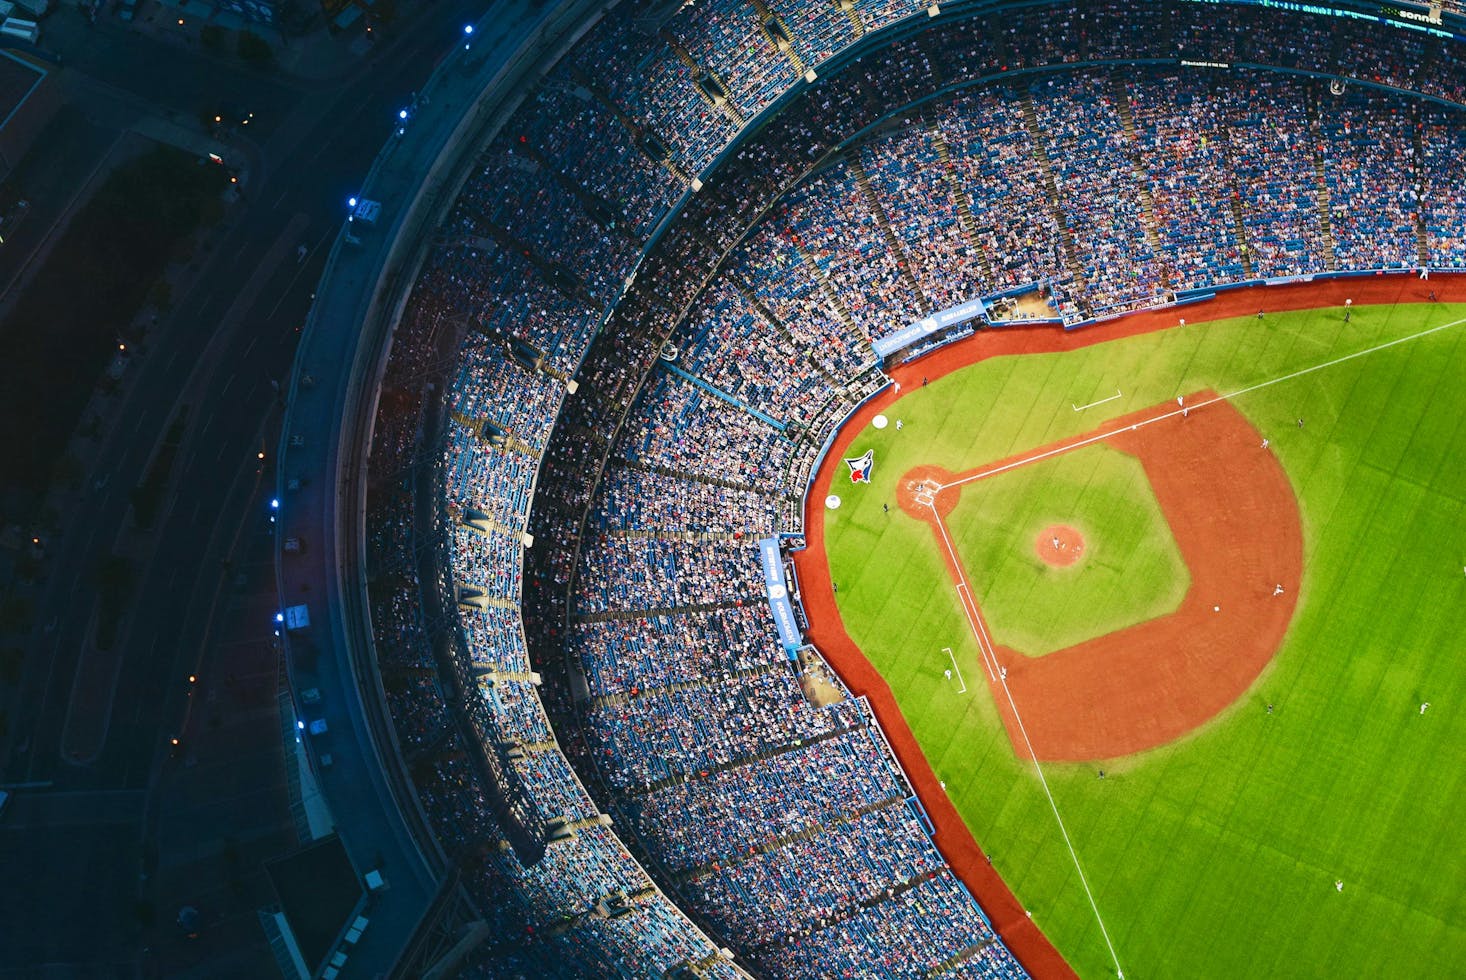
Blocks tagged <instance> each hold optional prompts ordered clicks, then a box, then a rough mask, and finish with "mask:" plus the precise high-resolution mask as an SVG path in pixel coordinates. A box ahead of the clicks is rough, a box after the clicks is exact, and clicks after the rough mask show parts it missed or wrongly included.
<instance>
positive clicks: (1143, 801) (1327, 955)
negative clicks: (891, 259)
mask: <svg viewBox="0 0 1466 980" xmlns="http://www.w3.org/2000/svg"><path fill="white" fill-rule="evenodd" d="M1462 316H1466V308H1463V307H1460V306H1456V307H1449V306H1443V305H1418V306H1400V307H1397V308H1389V307H1356V308H1355V310H1354V316H1353V318H1352V322H1351V323H1350V324H1347V325H1346V324H1344V323H1343V322H1342V311H1341V310H1337V309H1330V310H1320V311H1313V312H1305V313H1299V314H1268V315H1267V316H1266V317H1265V318H1264V320H1263V321H1262V322H1258V321H1257V320H1256V318H1255V317H1247V318H1241V319H1238V320H1234V321H1226V322H1219V323H1216V324H1209V325H1206V326H1200V325H1191V326H1188V327H1186V328H1183V329H1178V330H1172V331H1167V332H1165V333H1163V334H1158V335H1149V336H1146V337H1140V338H1133V339H1131V340H1126V341H1119V342H1113V343H1109V344H1105V345H1098V346H1096V347H1093V348H1087V349H1085V350H1082V351H1077V352H1073V353H1070V354H1060V355H1037V356H1032V357H1023V358H1001V359H995V360H993V361H990V362H986V363H984V364H981V365H978V366H976V367H974V368H972V369H969V370H968V371H967V372H964V373H962V374H959V375H953V376H950V377H948V378H943V379H940V380H939V381H936V382H933V383H932V384H931V385H930V387H928V388H926V389H918V390H916V391H911V392H908V393H907V394H908V396H909V397H907V398H904V399H903V400H902V401H901V402H900V403H899V405H898V406H896V407H895V408H894V409H893V410H892V412H891V414H892V417H893V418H896V417H902V418H904V419H905V421H906V425H905V427H904V430H903V431H902V432H901V433H896V432H894V431H893V429H894V427H892V428H891V429H887V430H886V431H885V432H884V433H869V434H868V435H869V436H870V438H869V439H867V438H866V437H865V436H863V437H862V438H861V439H860V440H858V441H857V444H856V450H857V451H858V452H863V451H864V449H865V448H866V444H867V443H869V444H870V445H873V446H875V447H876V449H877V454H876V479H875V482H874V484H873V485H872V486H871V487H855V488H848V487H846V488H838V487H837V490H836V492H840V493H842V494H843V495H844V496H845V499H846V505H845V506H844V507H842V508H841V509H840V510H839V511H836V512H833V513H832V514H831V515H830V517H831V522H830V528H831V530H830V535H829V550H830V558H831V562H832V568H833V569H834V576H835V578H836V580H837V581H839V582H840V583H841V591H840V595H839V601H840V605H841V610H842V615H843V616H844V618H845V621H846V625H847V628H848V630H849V632H850V633H851V635H852V637H854V638H855V640H856V642H858V643H861V644H862V646H863V648H864V649H865V651H866V653H867V655H868V656H869V657H870V658H871V660H872V661H873V663H875V665H876V666H877V667H878V668H879V669H881V670H882V671H883V672H884V673H885V674H886V676H887V678H888V679H890V680H891V683H892V688H893V690H894V691H895V693H896V697H897V700H898V703H900V705H901V707H902V710H903V711H904V712H905V714H906V716H907V718H908V720H909V721H910V722H911V724H912V727H913V730H914V731H915V732H916V735H917V738H918V740H919V741H920V742H921V744H922V745H923V746H924V748H925V749H926V751H927V753H928V758H929V759H931V760H932V763H933V767H934V768H935V769H936V770H937V773H938V775H939V776H940V777H941V778H942V779H944V780H945V781H946V783H947V788H948V792H949V793H950V795H951V796H952V798H953V801H954V803H955V804H956V806H957V807H958V809H959V811H960V812H961V813H962V814H963V815H964V817H965V819H966V820H967V821H968V823H969V825H970V826H971V827H972V829H973V831H974V834H975V836H976V837H977V838H978V840H979V841H980V842H981V843H983V845H984V846H985V847H987V848H988V849H990V850H991V851H992V853H993V858H994V864H995V866H996V867H997V868H998V869H999V870H1000V871H1001V872H1002V873H1003V874H1004V876H1005V879H1006V880H1008V882H1009V883H1010V885H1011V886H1012V887H1013V888H1014V890H1015V892H1016V893H1017V894H1018V896H1019V898H1020V900H1021V901H1023V902H1024V904H1025V905H1026V906H1027V907H1028V908H1030V909H1031V910H1032V911H1033V913H1034V917H1035V920H1036V921H1037V922H1038V923H1039V925H1040V926H1041V927H1042V928H1044V929H1045V931H1046V932H1047V933H1048V935H1049V936H1050V937H1051V938H1052V939H1053V941H1054V942H1055V943H1056V945H1057V946H1058V948H1059V949H1060V950H1061V951H1062V952H1063V953H1064V954H1065V956H1066V957H1068V958H1069V959H1070V961H1071V962H1072V963H1073V964H1074V965H1075V967H1076V968H1077V969H1078V970H1079V971H1080V973H1081V974H1082V975H1084V976H1094V977H1100V976H1105V975H1107V974H1108V973H1110V972H1111V969H1110V961H1109V956H1108V953H1107V951H1106V950H1105V948H1104V943H1103V940H1102V938H1101V936H1100V935H1099V931H1098V929H1097V927H1096V926H1095V924H1094V916H1093V913H1092V911H1091V910H1090V909H1089V907H1088V903H1087V902H1086V901H1085V899H1084V895H1083V891H1082V889H1081V888H1080V887H1079V884H1078V881H1077V878H1076V877H1075V875H1074V870H1073V866H1072V863H1071V862H1070V860H1069V856H1068V853H1067V852H1066V851H1065V849H1064V847H1063V844H1062V841H1061V839H1060V838H1059V835H1058V832H1057V829H1056V828H1055V827H1054V825H1053V817H1052V814H1050V813H1048V811H1047V804H1046V802H1045V800H1044V798H1043V795H1042V792H1041V790H1040V789H1039V787H1038V785H1037V781H1036V779H1035V778H1034V776H1033V774H1032V772H1031V770H1030V769H1029V768H1027V767H1024V766H1020V765H1018V764H1017V763H1016V760H1015V759H1014V756H1013V750H1012V748H1011V746H1010V745H1009V744H1008V741H1007V738H1006V735H1005V733H1004V732H1003V731H1002V728H1001V724H1000V722H999V721H998V718H997V715H996V712H995V710H994V709H993V707H992V703H991V695H990V694H989V693H988V692H987V690H986V689H985V687H984V686H983V685H982V684H979V683H975V678H976V673H975V672H976V671H977V670H978V669H980V668H978V666H977V652H976V649H975V647H973V646H972V644H971V642H970V640H969V639H968V635H967V632H966V624H965V621H964V620H963V619H962V616H961V612H960V608H959V607H958V606H957V604H956V601H955V597H954V595H953V592H952V588H951V584H950V581H949V580H948V579H947V576H946V572H945V569H944V568H943V567H942V565H941V563H940V561H939V560H937V559H936V557H935V548H934V547H933V545H932V541H931V533H930V531H929V529H927V528H926V527H925V526H922V525H919V524H918V523H917V522H916V521H913V520H911V519H910V518H907V517H906V516H905V515H904V514H898V513H896V511H895V506H894V489H895V480H896V479H897V478H898V477H899V476H900V475H901V474H902V473H904V472H905V471H906V470H907V469H909V468H910V467H911V466H914V465H917V464H923V463H935V464H937V465H942V466H945V467H947V468H948V469H952V470H954V471H955V470H962V469H968V468H971V467H974V466H978V465H981V464H982V463H984V462H987V461H991V460H995V459H999V458H1002V457H1005V456H1009V455H1013V454H1015V453H1017V452H1019V451H1023V450H1028V449H1031V448H1034V447H1036V446H1039V445H1043V444H1045V443H1048V442H1052V441H1054V440H1056V439H1060V438H1064V437H1066V436H1070V435H1075V434H1078V433H1081V432H1086V431H1089V430H1091V429H1093V428H1094V427H1095V426H1096V425H1098V424H1099V423H1100V422H1102V421H1103V420H1104V419H1105V418H1107V417H1111V416H1113V415H1118V414H1121V413H1124V412H1128V411H1133V410H1136V409H1138V408H1142V407H1145V406H1147V405H1154V404H1158V403H1160V402H1163V401H1167V400H1174V398H1175V395H1176V394H1178V393H1183V392H1189V391H1194V390H1196V389H1198V388H1202V387H1206V386H1210V387H1213V388H1215V389H1217V390H1219V391H1229V390H1236V389H1238V388H1241V387H1245V386H1247V385H1252V384H1257V383H1259V382H1261V381H1265V380H1267V379H1269V378H1272V377H1278V376H1280V375H1283V374H1287V373H1291V372H1293V371H1297V370H1300V369H1302V368H1307V367H1311V366H1313V365H1315V364H1318V363H1321V362H1323V361H1327V360H1331V359H1333V358H1337V357H1340V356H1343V355H1347V354H1350V353H1352V352H1354V351H1357V350H1361V349H1364V348H1367V347H1370V346H1373V345H1376V344H1379V343H1382V342H1386V341H1389V340H1392V339H1395V338H1398V337H1404V336H1408V335H1410V334H1413V333H1416V332H1418V331H1420V330H1422V329H1425V328H1428V327H1431V326H1434V325H1437V324H1441V323H1445V322H1449V321H1452V320H1456V319H1459V318H1461V317H1462ZM1463 345H1466V341H1463V340H1462V336H1461V331H1460V330H1448V331H1443V332H1441V333H1437V334H1433V335H1430V336H1427V337H1423V338H1420V339H1419V340H1416V341H1411V342H1409V343H1407V344H1401V345H1399V346H1397V347H1393V348H1389V349H1387V350H1383V351H1379V352H1376V353H1373V354H1370V355H1367V356H1365V357H1360V358H1357V359H1354V360H1351V361H1347V362H1344V363H1341V364H1338V365H1334V366H1330V367H1328V368H1325V369H1323V370H1320V371H1317V372H1314V373H1312V374H1308V375H1304V376H1303V377H1300V378H1297V379H1290V380H1289V381H1285V382H1282V383H1279V384H1276V385H1272V386H1269V387H1266V388H1262V389H1258V390H1257V391H1253V392H1249V393H1247V394H1245V395H1243V396H1241V397H1240V398H1239V399H1238V400H1237V401H1236V405H1237V407H1238V408H1239V410H1241V411H1242V412H1243V413H1244V414H1245V415H1247V416H1248V417H1249V419H1250V420H1252V422H1253V423H1254V424H1255V425H1257V426H1258V428H1259V430H1260V431H1262V432H1263V433H1264V434H1266V435H1268V437H1269V438H1270V440H1271V444H1272V449H1273V451H1274V452H1275V453H1277V455H1278V458H1279V459H1280V461H1281V462H1282V463H1283V465H1284V467H1285V469H1286V470H1287V471H1288V473H1289V476H1290V479H1291V480H1292V482H1293V484H1294V487H1295V489H1296V490H1297V492H1298V494H1299V498H1300V505H1301V509H1302V513H1303V518H1304V522H1305V527H1304V529H1305V560H1306V565H1305V576H1304V583H1303V589H1302V595H1301V596H1300V599H1301V604H1300V606H1299V609H1298V612H1297V614H1296V616H1295V620H1294V624H1293V627H1292V629H1291V630H1290V632H1289V634H1288V637H1287V639H1286V640H1285V642H1284V645H1283V648H1282V650H1280V652H1279V655H1278V656H1277V658H1276V659H1275V661H1274V663H1273V664H1272V665H1271V666H1270V667H1269V668H1268V669H1267V670H1266V671H1265V672H1264V674H1263V676H1262V677H1261V678H1260V680H1259V682H1258V683H1257V684H1256V685H1255V686H1254V687H1253V689H1252V690H1251V691H1249V692H1248V694H1246V695H1245V696H1244V697H1243V698H1241V699H1240V700H1239V701H1238V702H1237V703H1236V704H1234V705H1233V706H1232V707H1231V708H1230V709H1228V710H1227V711H1226V712H1224V713H1223V714H1222V715H1221V716H1220V717H1219V718H1218V719H1216V720H1215V721H1214V722H1213V723H1211V724H1209V725H1207V726H1205V727H1204V728H1203V729H1201V730H1200V731H1198V732H1196V733H1194V734H1193V735H1191V736H1190V737H1188V738H1185V739H1182V740H1180V741H1179V742H1177V743H1173V744H1172V745H1169V746H1165V747H1163V748H1160V749H1157V750H1155V751H1153V752H1150V753H1146V754H1144V755H1142V756H1139V757H1134V758H1130V759H1126V760H1119V761H1117V762H1114V763H1108V764H1106V766H1105V768H1106V769H1107V770H1108V778H1107V779H1105V780H1103V781H1100V780H1097V779H1096V778H1095V773H1094V769H1095V767H1094V766H1049V767H1045V771H1046V773H1047V775H1048V779H1049V783H1050V786H1051V787H1052V789H1053V792H1054V794H1055V798H1056V800H1057V803H1058V806H1059V808H1060V810H1061V811H1062V812H1063V813H1064V815H1065V819H1066V821H1067V822H1068V823H1069V825H1070V827H1071V830H1072V831H1073V836H1074V843H1075V846H1076V848H1077V849H1078V852H1079V854H1080V857H1081V859H1082V860H1083V862H1084V866H1085V871H1086V873H1087V874H1088V875H1089V876H1090V878H1091V882H1092V884H1093V886H1094V888H1095V892H1096V899H1097V901H1098V902H1099V905H1100V908H1101V909H1102V910H1103V911H1104V914H1105V918H1106V923H1107V925H1108V926H1109V927H1110V928H1111V931H1112V933H1113V934H1114V936H1115V940H1116V946H1117V949H1118V951H1119V953H1120V958H1121V962H1122V963H1123V964H1124V966H1125V968H1126V973H1127V976H1137V977H1183V976H1184V977H1229V978H1230V977H1241V976H1304V977H1306V976H1320V977H1334V976H1372V977H1392V976H1427V975H1429V976H1444V975H1450V973H1451V971H1452V970H1453V969H1454V968H1455V967H1456V966H1457V965H1458V964H1460V963H1461V962H1466V928H1463V925H1462V923H1463V920H1466V914H1463V913H1466V909H1463V898H1462V882H1466V835H1463V832H1462V830H1461V829H1460V824H1461V823H1462V822H1461V821H1459V820H1456V819H1455V818H1454V811H1455V808H1456V807H1458V806H1459V801H1460V800H1461V799H1462V798H1463V796H1466V783H1463V778H1466V777H1463V775H1462V774H1463V773H1466V723H1463V719H1466V669H1463V667H1462V663H1461V657H1460V654H1461V652H1462V651H1463V650H1466V641H1463V640H1462V639H1461V636H1460V635H1459V634H1460V632H1461V626H1460V620H1461V616H1460V611H1461V609H1462V604H1463V602H1466V575H1463V573H1462V568H1461V565H1462V563H1463V561H1466V556H1463V555H1462V554H1461V553H1460V552H1461V541H1462V532H1461V527H1462V524H1463V521H1466V453H1461V452H1460V451H1459V448H1458V447H1460V446H1462V445H1466V422H1463V419H1466V383H1463V382H1466V368H1463V363H1466V346H1463ZM1116 386H1118V387H1120V388H1122V389H1123V391H1124V396H1123V397H1122V398H1121V399H1116V400H1115V401H1113V402H1110V403H1107V404H1105V405H1103V406H1099V407H1098V408H1096V409H1093V410H1089V411H1085V412H1079V413H1076V412H1074V411H1073V410H1072V409H1071V408H1070V405H1071V404H1081V405H1082V404H1085V403H1086V402H1089V401H1093V400H1095V399H1097V398H1103V397H1107V396H1108V395H1110V394H1112V393H1113V391H1114V389H1115V387H1116ZM1300 416H1301V417H1303V418H1304V419H1305V426H1304V428H1303V429H1299V428H1298V427H1297V425H1296V421H1295V420H1296V418H1298V417H1300ZM948 418H950V419H951V420H953V421H952V422H951V424H950V425H949V423H948V422H947V419H948ZM882 499H884V500H886V501H888V502H890V503H891V504H892V513H891V514H890V515H886V514H884V513H882V512H881V509H880V502H881V500H882ZM847 531H850V532H853V533H851V534H848V535H847V533H846V532H847ZM918 548H920V549H922V550H926V551H929V552H931V553H932V555H933V557H932V559H931V560H930V561H928V560H920V561H911V560H907V559H906V557H905V553H907V552H910V551H912V550H914V549H918ZM898 571H899V575H900V577H899V579H898V578H893V575H895V574H896V573H897V572H898ZM846 578H851V579H852V581H855V582H856V583H857V585H856V586H855V587H854V588H851V589H847V587H846V582H845V580H846ZM896 592H905V593H907V598H905V599H901V598H898V597H897V596H895V595H893V594H892V593H896ZM928 621H930V622H931V624H932V627H931V628H930V629H929V626H928ZM942 646H952V647H953V648H954V652H955V654H956V655H957V657H958V658H959V661H961V663H962V666H963V670H964V672H965V673H966V674H967V677H968V685H969V688H970V691H969V694H968V696H966V697H964V698H958V697H957V696H956V695H955V690H956V685H955V683H953V684H947V683H946V682H945V680H944V679H943V677H942V669H943V668H944V663H943V661H944V660H945V654H942V653H941V652H940V648H941V647H942ZM898 677H899V678H901V680H899V681H898V680H897V679H896V678H898ZM1423 700H1430V701H1431V702H1432V708H1431V709H1430V710H1429V711H1428V712H1427V714H1426V715H1424V716H1421V715H1420V714H1419V712H1418V705H1419V702H1420V701H1423ZM1269 701H1272V702H1274V703H1275V705H1276V708H1275V712H1274V714H1272V715H1268V714H1267V713H1266V711H1265V707H1264V706H1265V704H1266V703H1267V702H1269ZM1021 708H1022V706H1021V705H1020V710H1021ZM1336 878H1342V879H1343V880H1344V881H1345V889H1344V891H1343V892H1342V893H1339V892H1336V891H1335V890H1334V887H1333V882H1334V880H1335V879H1336Z"/></svg>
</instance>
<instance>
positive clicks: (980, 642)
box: [932, 507, 1125, 980]
mask: <svg viewBox="0 0 1466 980" xmlns="http://www.w3.org/2000/svg"><path fill="white" fill-rule="evenodd" d="M932 516H933V517H935V518H936V522H937V528H938V529H939V530H940V531H941V532H942V542H943V544H944V545H945V546H946V548H947V556H948V557H949V558H950V559H951V561H952V567H953V568H955V569H956V570H957V595H958V598H959V599H961V600H962V608H963V612H965V613H966V614H967V623H968V625H969V626H970V627H971V628H972V636H973V639H975V640H976V641H977V648H978V649H979V650H980V651H982V655H983V661H984V663H988V662H989V661H990V662H991V663H992V664H996V663H997V652H996V649H995V647H994V645H993V640H992V637H991V636H990V635H988V631H987V626H986V624H985V623H983V621H982V616H981V615H980V614H979V613H978V611H977V605H976V603H975V602H973V601H972V598H971V596H972V591H971V589H969V588H968V586H967V572H966V570H965V569H964V568H963V567H962V563H961V561H960V560H959V559H958V557H957V552H956V551H955V549H953V547H952V538H951V536H950V535H948V534H947V527H946V522H945V521H943V520H942V515H941V514H938V513H937V509H936V508H935V507H933V508H932ZM964 590H965V591H966V593H967V594H966V596H965V597H964V596H963V592H964ZM969 607H970V608H969ZM953 662H954V663H955V662H956V661H955V660H954V661H953ZM990 672H991V668H990ZM994 681H995V682H996V683H997V684H998V685H999V686H1000V687H1001V688H1002V689H1003V696H1004V697H1006V698H1007V699H1008V707H1009V708H1010V709H1012V711H1013V721H1014V722H1015V723H1016V724H1017V725H1018V734H1020V735H1022V736H1023V744H1024V745H1026V746H1028V757H1029V758H1030V759H1031V760H1033V771H1034V772H1035V773H1037V774H1038V782H1039V785H1040V786H1042V787H1043V791H1044V796H1046V797H1047V798H1048V801H1049V809H1050V810H1052V811H1053V813H1054V821H1055V822H1056V823H1057V824H1058V825H1059V833H1060V834H1061V835H1062V836H1063V838H1064V846H1065V847H1066V848H1068V849H1069V858H1070V860H1071V861H1073V862H1074V870H1075V871H1076V872H1077V873H1078V874H1079V883H1080V884H1081V885H1083V886H1084V895H1085V897H1086V898H1088V899H1089V907H1090V910H1091V911H1093V912H1094V921H1095V922H1096V923H1098V924H1099V928H1100V935H1102V936H1103V937H1104V940H1105V946H1106V947H1108V948H1109V951H1110V959H1111V960H1112V961H1113V962H1114V964H1115V973H1116V975H1117V976H1119V977H1120V978H1122V980H1123V978H1124V976H1125V971H1124V970H1123V969H1122V968H1121V966H1120V954H1119V953H1117V952H1115V944H1114V943H1113V942H1112V941H1111V940H1110V930H1109V929H1108V928H1106V927H1105V920H1104V916H1102V915H1100V910H1099V903H1098V902H1096V901H1095V898H1094V892H1093V891H1092V890H1091V889H1090V887H1089V877H1088V876H1087V875H1085V873H1084V867H1083V865H1082V864H1080V861H1079V852H1078V851H1076V850H1075V849H1074V841H1073V839H1072V838H1071V837H1070V836H1069V828H1068V826H1066V825H1065V823H1064V818H1063V816H1061V815H1060V813H1059V804H1058V802H1057V801H1055V800H1054V793H1053V790H1051V789H1050V788H1049V781H1048V778H1047V777H1046V776H1044V770H1043V766H1041V765H1039V762H1038V753H1037V752H1035V751H1034V750H1033V741H1032V739H1030V738H1029V737H1028V728H1027V727H1026V726H1025V725H1024V724H1023V716H1022V715H1021V714H1019V712H1018V703H1017V702H1016V701H1014V700H1013V692H1012V690H1011V689H1010V688H1009V687H1008V676H1007V671H1006V670H1002V669H1001V668H1000V669H999V671H998V673H997V675H996V677H994Z"/></svg>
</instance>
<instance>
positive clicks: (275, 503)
mask: <svg viewBox="0 0 1466 980" xmlns="http://www.w3.org/2000/svg"><path fill="white" fill-rule="evenodd" d="M270 509H271V510H279V509H280V498H279V497H272V498H270Z"/></svg>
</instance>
